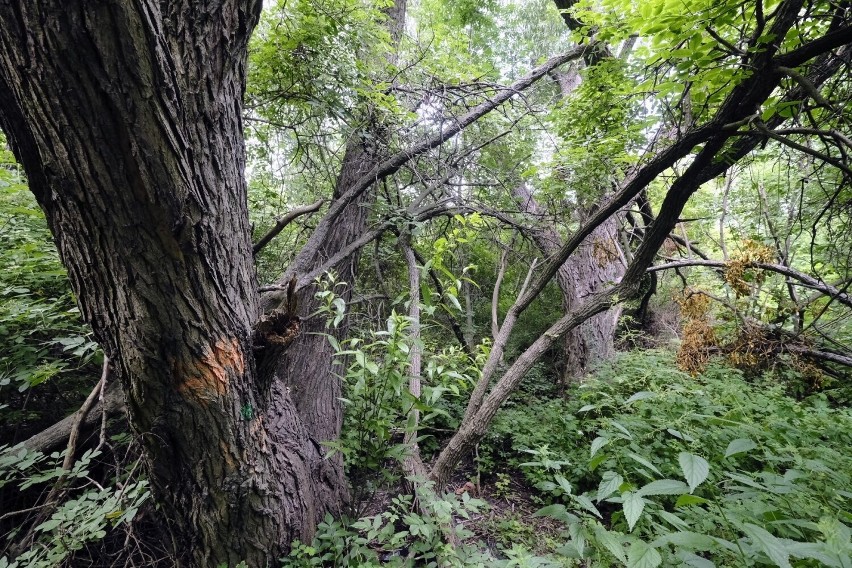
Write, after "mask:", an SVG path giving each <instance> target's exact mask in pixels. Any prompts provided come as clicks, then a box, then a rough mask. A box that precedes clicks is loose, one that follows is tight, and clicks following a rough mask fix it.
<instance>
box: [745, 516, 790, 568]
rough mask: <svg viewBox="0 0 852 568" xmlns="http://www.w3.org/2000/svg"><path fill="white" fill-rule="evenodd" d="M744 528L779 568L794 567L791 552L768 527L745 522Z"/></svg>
mask: <svg viewBox="0 0 852 568" xmlns="http://www.w3.org/2000/svg"><path fill="white" fill-rule="evenodd" d="M743 530H744V531H745V533H746V534H747V535H748V536H749V537H751V540H752V542H754V544H755V545H756V546H757V548H758V549H760V550H762V551H763V552H764V553H766V555H767V556H768V557H769V559H770V560H772V562H774V563H775V565H776V566H779V568H792V566H791V565H790V553H789V552H787V549H786V548H785V547H784V543H782V542H781V541H780V540H779V539H778V538H776V537H775V536H773V535H771V534H770V533H769V532H767V531H766V529H764V528H762V527H759V526H757V525H753V524H751V523H743Z"/></svg>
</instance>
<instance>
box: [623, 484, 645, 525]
mask: <svg viewBox="0 0 852 568" xmlns="http://www.w3.org/2000/svg"><path fill="white" fill-rule="evenodd" d="M621 498H622V500H623V502H622V505H621V506H622V509H624V518H625V519H627V526H628V527H630V530H631V531H632V530H633V527H634V526H636V521H638V520H639V517H641V516H642V510H643V509H644V508H645V500H644V499H642V496H641V495H639V494H638V493H636V492H634V491H625V492H624V493H622V494H621Z"/></svg>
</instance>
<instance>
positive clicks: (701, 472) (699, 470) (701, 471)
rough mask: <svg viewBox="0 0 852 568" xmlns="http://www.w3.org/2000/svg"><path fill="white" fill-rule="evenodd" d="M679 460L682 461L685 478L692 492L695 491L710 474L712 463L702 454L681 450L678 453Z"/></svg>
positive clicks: (681, 467)
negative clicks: (701, 455) (697, 454)
mask: <svg viewBox="0 0 852 568" xmlns="http://www.w3.org/2000/svg"><path fill="white" fill-rule="evenodd" d="M677 461H678V463H680V469H681V471H683V477H684V479H686V482H687V483H688V484H689V492H690V493H692V492H693V491H695V488H696V487H698V486H699V485H701V484H702V483H703V482H704V480H705V479H707V476H708V475H709V474H710V464H708V463H707V460H705V459H704V458H702V457H700V456H696V455H694V454H690V453H688V452H681V453H680V454H678V457H677Z"/></svg>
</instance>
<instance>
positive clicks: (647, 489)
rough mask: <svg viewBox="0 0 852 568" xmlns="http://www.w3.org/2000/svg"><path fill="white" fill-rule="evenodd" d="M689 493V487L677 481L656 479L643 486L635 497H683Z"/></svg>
mask: <svg viewBox="0 0 852 568" xmlns="http://www.w3.org/2000/svg"><path fill="white" fill-rule="evenodd" d="M684 493H689V486H688V485H687V484H686V483H684V482H683V481H678V480H677V479H658V480H656V481H652V482H651V483H648V484H646V485H644V486H643V487H642V488H641V489H639V491H637V492H636V494H637V495H683V494H684Z"/></svg>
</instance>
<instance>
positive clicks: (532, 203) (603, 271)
mask: <svg viewBox="0 0 852 568" xmlns="http://www.w3.org/2000/svg"><path fill="white" fill-rule="evenodd" d="M514 193H515V199H516V200H517V201H518V202H519V204H520V206H521V209H522V210H523V211H525V212H527V213H529V214H531V215H534V216H536V217H539V218H542V217H544V212H543V211H542V210H541V208H540V207H539V205H538V203H537V202H536V200H535V198H534V197H533V196H532V194H531V193H530V191H529V188H527V186H526V185H524V184H521V185H519V186H518V187H517V188H516V189H515V190H514ZM584 220H585V219H583V218H581V219H580V222H583V221H584ZM617 224H618V220H617V218H616V217H615V216H613V217H610V218H609V219H607V220H606V221H604V222H603V223H601V224H600V225H599V226H597V227H596V228H595V229H594V231H592V233H591V234H590V235H589V237H588V238H587V239H586V240H585V241H583V243H582V244H580V246H579V247H577V250H576V251H575V252H574V254H572V255H571V256H570V257H569V258H568V260H567V261H565V263H564V264H562V265H561V266H560V267H559V269H558V271H557V272H556V281H557V283H558V284H559V289H560V290H561V292H562V308H563V310H564V311H563V313H566V314H567V313H570V312H571V311H573V310H575V309H576V308H577V307H578V306H581V305H582V304H583V303H584V302H586V300H587V299H588V298H590V297H591V296H593V295H594V294H596V293H597V292H600V291H602V290H605V289H607V288H608V287H610V286H612V284H614V283H617V282H619V281H620V280H621V277H622V276H623V275H624V269H625V263H624V259H623V258H622V254H621V251H620V249H619V245H618V241H617V230H618V226H617ZM530 235H531V237H532V239H533V242H535V245H536V247H538V248H539V250H541V251H542V252H543V253H544V254H545V255H547V256H553V255H555V254H556V253H557V252H558V251H559V249H560V248H561V247H562V245H563V239H562V237H560V235H559V233H557V232H556V229H554V228H553V227H552V226H550V225H544V226H539V227H536V228H534V229H533V230H532V231H531V232H530ZM619 314H620V309H619V308H618V307H617V306H615V307H613V308H611V309H610V310H608V311H605V312H602V313H599V314H597V315H595V316H593V317H591V318H589V319H588V320H587V321H584V322H583V323H582V324H580V325H578V326H577V327H575V328H573V329H570V330H569V331H567V332H566V333H565V335H564V336H563V337H562V341H561V344H562V352H563V356H564V361H563V364H564V371H563V376H564V378H565V380H566V381H570V380H576V379H578V378H581V377H583V375H585V374H586V372H587V371H588V370H589V369H591V368H592V367H593V366H594V365H596V364H598V363H600V362H603V361H606V360H608V359H610V358H612V356H613V355H614V354H615V343H614V342H615V329H616V326H617V324H618V316H619Z"/></svg>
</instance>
